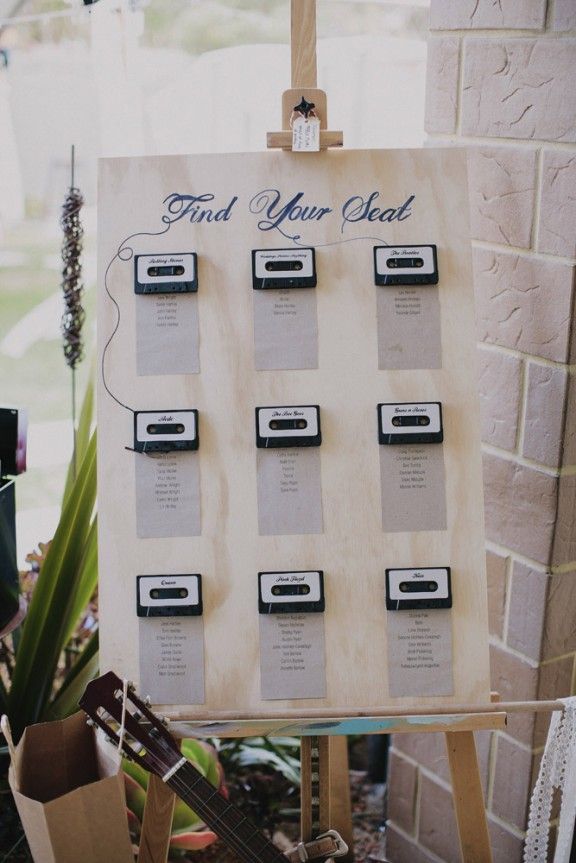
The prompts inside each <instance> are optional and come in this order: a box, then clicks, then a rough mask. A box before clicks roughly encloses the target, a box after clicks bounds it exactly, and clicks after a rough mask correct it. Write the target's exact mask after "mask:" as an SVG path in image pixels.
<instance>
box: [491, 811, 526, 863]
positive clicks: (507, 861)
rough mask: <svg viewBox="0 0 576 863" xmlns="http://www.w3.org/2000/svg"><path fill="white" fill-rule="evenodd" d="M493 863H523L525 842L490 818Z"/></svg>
mask: <svg viewBox="0 0 576 863" xmlns="http://www.w3.org/2000/svg"><path fill="white" fill-rule="evenodd" d="M488 832H489V834H490V847H491V849H492V858H493V863H521V861H522V855H523V852H524V840H523V839H521V838H520V837H519V836H515V835H514V833H512V832H511V831H510V830H507V829H506V828H505V827H503V826H502V825H501V824H498V823H497V822H496V821H493V820H492V819H491V818H490V817H488Z"/></svg>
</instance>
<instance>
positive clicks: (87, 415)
mask: <svg viewBox="0 0 576 863" xmlns="http://www.w3.org/2000/svg"><path fill="white" fill-rule="evenodd" d="M93 418H94V362H92V368H91V370H90V375H89V377H88V382H87V384H86V391H85V393H84V398H83V400H82V407H81V408H80V416H79V418H78V427H77V429H76V457H75V458H74V456H72V458H71V459H70V464H69V465H68V471H67V473H66V483H65V485H64V494H63V496H62V508H64V506H65V505H66V501H67V500H68V498H69V496H70V492H71V491H72V488H73V486H74V481H75V477H76V475H77V473H78V470H79V467H80V465H81V464H82V462H83V461H84V458H85V456H86V452H87V450H88V444H89V443H90V432H91V429H92V421H93Z"/></svg>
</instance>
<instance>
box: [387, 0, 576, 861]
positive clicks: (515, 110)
mask: <svg viewBox="0 0 576 863" xmlns="http://www.w3.org/2000/svg"><path fill="white" fill-rule="evenodd" d="M430 27H431V33H430V39H429V54H428V75H427V104H426V128H427V131H428V133H429V143H430V145H431V146H444V145H452V144H456V145H459V146H466V147H467V148H468V152H469V171H470V198H471V206H470V211H471V226H472V237H473V246H474V271H475V286H476V297H477V324H478V341H479V350H478V355H479V388H480V396H481V403H482V411H483V417H482V437H483V441H484V460H485V472H484V485H485V489H484V491H485V502H486V537H487V542H486V546H487V552H486V554H487V572H488V598H489V609H490V638H491V650H492V686H493V688H494V689H495V690H497V691H498V692H500V694H501V696H502V698H503V699H505V700H508V699H510V700H519V699H533V698H539V699H545V698H554V697H557V696H564V695H568V694H570V693H571V692H572V691H573V687H574V660H575V655H576V653H575V652H576V527H575V523H576V429H575V425H576V424H575V423H574V418H575V416H576V384H575V377H574V371H575V367H574V365H571V363H572V364H574V363H575V354H576V327H574V326H573V320H574V275H575V263H576V77H575V76H576V71H575V70H576V0H548V2H547V0H431V20H430ZM548 718H549V717H548V716H543V715H540V716H539V717H538V718H535V717H534V715H530V714H520V715H514V716H512V717H511V718H510V721H509V724H508V727H507V731H506V732H505V733H502V732H499V733H497V734H496V733H495V734H490V733H488V732H485V733H482V734H480V735H478V736H477V744H478V751H479V759H480V765H481V772H482V778H483V783H484V789H485V795H486V803H487V810H488V817H489V827H490V833H491V838H492V845H493V853H494V860H495V863H516V861H520V860H521V856H522V846H523V835H524V829H525V826H526V814H527V805H528V800H529V795H530V790H531V788H532V784H533V781H534V776H535V771H537V769H538V761H539V756H540V753H541V751H542V746H543V742H544V740H545V735H546V730H547V724H548ZM389 781H390V803H389V818H390V823H389V830H388V846H387V847H388V857H389V858H390V860H391V861H394V863H424V861H435V863H438V861H449V863H452V861H457V860H459V859H460V857H459V852H458V840H457V834H456V826H455V820H454V812H453V807H452V800H451V795H450V784H449V773H448V766H447V760H446V756H445V752H444V740H443V737H442V735H420V736H417V735H397V736H396V737H395V738H394V740H393V749H392V754H391V760H390V776H389Z"/></svg>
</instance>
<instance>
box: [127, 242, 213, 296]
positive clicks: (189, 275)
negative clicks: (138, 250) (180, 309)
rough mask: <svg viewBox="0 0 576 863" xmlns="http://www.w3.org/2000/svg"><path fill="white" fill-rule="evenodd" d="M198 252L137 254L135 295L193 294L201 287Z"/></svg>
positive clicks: (135, 262) (135, 260)
mask: <svg viewBox="0 0 576 863" xmlns="http://www.w3.org/2000/svg"><path fill="white" fill-rule="evenodd" d="M197 264H198V258H197V255H196V252H186V253H185V254H181V255H179V254H166V255H165V254H156V255H136V256H135V258H134V293H135V294H190V293H196V291H197V290H198V267H197Z"/></svg>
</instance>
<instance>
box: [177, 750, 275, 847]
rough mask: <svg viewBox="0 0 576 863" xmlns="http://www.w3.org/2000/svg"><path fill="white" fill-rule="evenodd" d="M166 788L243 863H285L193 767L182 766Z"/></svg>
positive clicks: (189, 765) (252, 826) (254, 828)
mask: <svg viewBox="0 0 576 863" xmlns="http://www.w3.org/2000/svg"><path fill="white" fill-rule="evenodd" d="M167 785H169V786H170V788H171V789H172V791H174V793H175V794H177V795H178V797H180V798H181V799H182V800H184V802H185V803H187V804H188V806H190V807H191V808H192V809H193V810H194V811H195V812H196V813H197V814H198V815H199V816H200V817H201V818H202V819H203V821H205V823H206V824H207V825H208V827H210V829H211V830H213V831H214V833H217V834H218V836H220V838H221V839H222V841H223V842H225V843H226V845H228V847H229V848H231V849H232V851H234V852H235V853H236V854H237V855H238V857H239V858H240V859H241V860H244V861H245V863H286V857H285V856H284V854H282V852H281V851H279V850H278V849H277V848H276V846H275V845H273V844H272V843H271V842H270V841H269V840H268V839H267V838H266V837H265V836H264V834H263V833H261V832H260V830H259V829H258V828H257V827H256V826H255V825H254V824H253V823H252V822H251V821H250V820H249V819H248V818H246V816H245V815H243V813H242V812H241V811H240V809H238V807H237V806H234V804H233V803H229V802H228V801H227V800H225V799H224V797H222V795H221V794H219V793H218V791H217V790H216V789H215V788H214V786H213V785H212V784H211V783H210V782H208V780H207V779H205V778H204V776H202V774H201V773H200V772H199V771H198V770H196V768H195V767H194V766H193V765H192V764H190V763H187V764H184V765H183V766H182V767H181V768H180V769H179V770H178V771H177V772H176V773H175V774H174V775H173V776H171V777H170V779H169V780H168V782H167Z"/></svg>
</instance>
